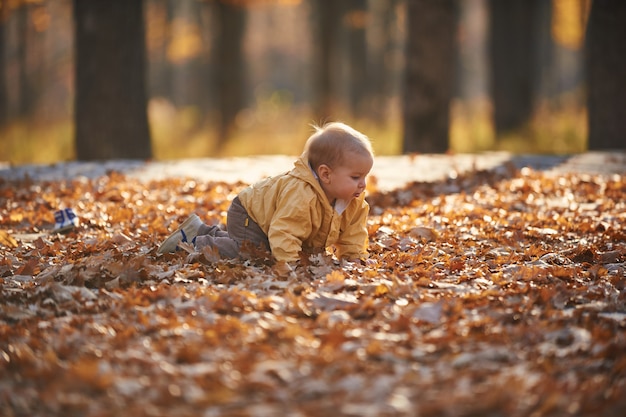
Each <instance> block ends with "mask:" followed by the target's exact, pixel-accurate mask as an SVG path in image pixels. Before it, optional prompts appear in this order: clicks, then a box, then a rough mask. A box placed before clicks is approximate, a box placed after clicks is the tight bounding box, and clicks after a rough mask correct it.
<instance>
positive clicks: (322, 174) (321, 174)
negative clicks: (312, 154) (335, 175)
mask: <svg viewBox="0 0 626 417" xmlns="http://www.w3.org/2000/svg"><path fill="white" fill-rule="evenodd" d="M331 171H332V170H331V169H330V167H329V166H328V165H326V164H322V165H320V166H319V167H318V168H317V176H318V178H319V179H320V181H322V182H324V183H328V182H329V181H330V173H331Z"/></svg>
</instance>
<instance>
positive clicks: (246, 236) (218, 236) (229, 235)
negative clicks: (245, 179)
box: [195, 197, 270, 258]
mask: <svg viewBox="0 0 626 417" xmlns="http://www.w3.org/2000/svg"><path fill="white" fill-rule="evenodd" d="M226 229H227V230H222V229H221V228H220V227H219V226H209V225H206V224H203V225H202V226H200V229H198V235H197V236H196V242H195V246H196V248H198V249H199V248H202V247H205V246H211V247H213V248H216V249H217V250H218V251H219V253H220V256H221V257H223V258H237V257H239V255H240V254H241V246H242V244H243V242H245V241H248V242H250V243H251V244H252V245H253V246H254V247H257V248H260V249H265V250H268V251H269V248H270V243H269V241H268V239H267V235H266V234H265V233H263V230H261V228H260V227H259V225H258V224H256V223H255V222H254V221H253V220H252V219H251V218H250V216H248V212H247V211H246V209H245V208H243V206H242V205H241V201H239V197H235V199H234V200H233V201H232V203H231V204H230V207H229V208H228V214H227V216H226Z"/></svg>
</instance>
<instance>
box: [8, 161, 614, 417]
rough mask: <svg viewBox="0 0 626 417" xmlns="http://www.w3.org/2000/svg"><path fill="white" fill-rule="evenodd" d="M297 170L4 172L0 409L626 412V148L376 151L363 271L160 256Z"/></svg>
mask: <svg viewBox="0 0 626 417" xmlns="http://www.w3.org/2000/svg"><path fill="white" fill-rule="evenodd" d="M292 161H293V157H284V156H272V157H269V156H268V157H260V158H237V159H229V160H210V159H207V160H188V161H175V162H149V163H144V162H137V161H109V162H104V163H68V164H58V165H55V166H22V167H8V166H7V167H5V169H0V203H1V204H0V410H2V411H1V412H0V415H3V416H4V415H6V416H50V415H59V416H72V415H76V416H109V415H110V416H126V415H128V416H144V415H145V416H161V415H162V416H170V415H178V416H276V415H291V416H322V415H336V416H415V415H420V416H479V415H480V416H483V415H484V416H530V415H533V416H563V415H576V416H597V415H603V416H622V415H624V412H625V411H626V354H625V353H624V352H626V295H625V290H624V287H625V284H626V230H625V228H624V225H625V224H626V198H624V196H625V195H626V182H625V181H624V173H625V172H626V169H624V167H625V166H626V155H625V154H623V153H588V154H583V155H577V156H575V157H572V158H567V157H547V156H542V157H538V156H529V157H519V156H517V157H512V156H510V155H507V154H500V153H498V154H481V155H454V156H452V155H447V156H443V155H442V156H432V155H416V156H402V157H380V158H378V159H377V162H376V165H375V167H374V170H373V172H372V175H373V177H374V178H372V181H370V185H369V189H368V201H369V202H370V204H371V207H372V209H371V216H370V220H369V222H368V230H369V236H370V260H369V262H366V263H348V262H342V261H338V260H336V259H333V258H332V257H331V256H330V255H328V254H326V255H324V254H320V255H315V256H310V257H303V258H302V260H301V262H300V264H299V265H298V266H297V267H296V268H295V269H292V268H288V267H287V266H286V265H284V264H277V263H274V262H272V261H271V259H268V258H266V257H264V256H263V255H262V254H258V253H256V254H255V253H250V254H248V257H247V258H246V259H241V260H235V261H224V260H220V259H218V258H217V257H216V256H215V254H214V253H211V252H210V251H204V252H202V253H194V250H193V248H191V247H184V248H183V249H184V250H182V251H180V252H178V253H175V254H168V255H163V256H159V255H157V254H156V247H157V246H158V244H159V242H161V241H162V240H163V238H164V237H165V236H167V234H168V233H169V232H171V231H172V230H173V229H174V228H175V227H176V226H177V225H178V224H179V223H180V222H181V221H182V220H183V219H184V218H185V217H186V216H187V215H188V214H189V213H191V212H196V213H197V214H198V215H200V216H201V218H202V219H203V220H204V221H206V222H209V223H211V222H222V221H223V220H224V213H225V210H226V209H227V207H228V203H229V201H230V199H231V198H232V196H234V195H235V193H236V192H237V190H239V189H241V187H243V186H245V185H246V184H247V183H249V182H251V181H254V180H255V179H257V178H258V177H260V176H264V175H273V174H276V173H279V172H282V171H284V170H286V169H289V167H290V165H291V162H292ZM63 207H72V208H73V209H74V210H75V211H76V212H77V214H78V217H79V219H80V224H79V225H78V227H76V228H75V229H74V230H72V231H70V232H69V233H67V234H55V233H52V234H51V233H49V232H50V230H51V229H52V227H53V223H54V219H53V212H54V210H56V209H58V208H63ZM188 252H191V253H188Z"/></svg>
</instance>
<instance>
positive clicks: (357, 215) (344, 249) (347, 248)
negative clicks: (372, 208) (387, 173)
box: [335, 197, 369, 259]
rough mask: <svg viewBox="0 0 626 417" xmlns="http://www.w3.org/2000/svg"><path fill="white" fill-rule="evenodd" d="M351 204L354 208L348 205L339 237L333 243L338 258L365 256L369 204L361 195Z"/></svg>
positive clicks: (367, 239) (367, 237)
mask: <svg viewBox="0 0 626 417" xmlns="http://www.w3.org/2000/svg"><path fill="white" fill-rule="evenodd" d="M352 204H355V208H354V209H352V207H349V208H348V209H347V210H346V212H345V217H344V219H343V220H342V222H341V231H340V234H339V239H338V240H337V243H336V244H335V247H336V249H337V252H336V255H337V257H338V258H350V259H354V258H367V247H368V241H369V236H368V234H367V215H368V214H369V204H367V202H366V201H365V200H364V199H363V197H361V198H360V199H358V200H356V201H353V202H352Z"/></svg>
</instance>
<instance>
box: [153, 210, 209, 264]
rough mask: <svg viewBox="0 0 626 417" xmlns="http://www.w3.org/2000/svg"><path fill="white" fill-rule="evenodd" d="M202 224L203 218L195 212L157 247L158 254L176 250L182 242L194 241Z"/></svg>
mask: <svg viewBox="0 0 626 417" xmlns="http://www.w3.org/2000/svg"><path fill="white" fill-rule="evenodd" d="M200 226H202V220H200V218H199V217H198V216H197V215H196V214H195V213H194V214H192V215H191V216H189V217H187V219H186V220H185V221H184V222H183V223H182V224H181V225H180V227H179V228H178V229H176V231H175V232H174V233H172V234H171V235H169V236H168V237H167V239H165V240H164V241H163V243H161V246H159V249H157V253H158V254H162V253H167V252H175V251H176V249H177V248H178V244H179V243H180V242H189V243H193V241H194V240H195V238H196V235H197V234H198V229H200Z"/></svg>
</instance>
